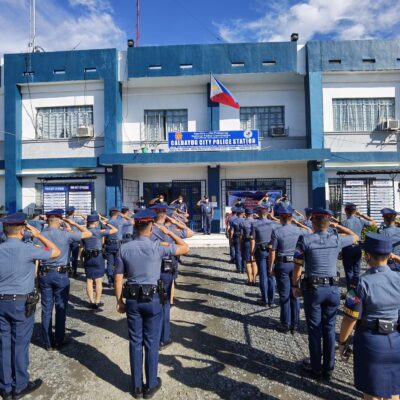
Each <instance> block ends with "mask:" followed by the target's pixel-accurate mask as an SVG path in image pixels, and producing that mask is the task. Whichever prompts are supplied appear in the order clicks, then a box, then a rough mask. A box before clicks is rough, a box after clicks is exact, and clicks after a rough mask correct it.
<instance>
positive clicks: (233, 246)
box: [225, 206, 238, 264]
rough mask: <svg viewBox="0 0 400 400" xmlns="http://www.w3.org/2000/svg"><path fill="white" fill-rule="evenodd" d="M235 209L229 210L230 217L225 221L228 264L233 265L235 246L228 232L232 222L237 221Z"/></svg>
mask: <svg viewBox="0 0 400 400" xmlns="http://www.w3.org/2000/svg"><path fill="white" fill-rule="evenodd" d="M237 218H238V216H237V207H235V206H234V207H232V208H231V215H230V216H229V217H228V219H227V221H226V229H225V235H226V237H227V238H228V240H229V255H230V258H231V259H230V261H229V262H230V263H231V264H234V263H235V245H234V241H233V238H232V237H231V235H230V231H231V229H232V222H233V221H234V220H235V219H237Z"/></svg>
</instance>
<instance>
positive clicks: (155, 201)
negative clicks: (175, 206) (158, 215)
mask: <svg viewBox="0 0 400 400" xmlns="http://www.w3.org/2000/svg"><path fill="white" fill-rule="evenodd" d="M155 204H158V205H161V206H166V207H168V203H167V202H166V201H165V197H164V195H163V194H159V195H158V196H157V197H155V198H154V199H151V200H150V201H149V205H151V206H153V205H155Z"/></svg>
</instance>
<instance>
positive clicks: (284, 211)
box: [268, 204, 307, 334]
mask: <svg viewBox="0 0 400 400" xmlns="http://www.w3.org/2000/svg"><path fill="white" fill-rule="evenodd" d="M275 213H276V215H279V219H280V223H281V226H280V227H277V228H276V229H274V231H273V232H272V234H271V241H270V245H269V259H268V266H269V274H270V275H272V274H274V275H275V276H276V282H277V286H278V292H279V303H280V308H281V313H280V325H279V326H278V328H277V329H278V331H280V332H283V333H288V332H289V331H290V333H292V334H294V333H295V331H296V330H297V327H298V324H299V313H300V302H299V299H297V298H295V297H294V296H293V295H292V291H291V279H292V274H293V268H294V252H295V249H296V244H297V241H298V239H299V237H300V235H302V233H303V232H302V230H301V229H300V227H303V228H305V227H304V226H303V225H301V224H300V223H299V222H297V221H296V220H294V219H293V209H292V208H291V207H290V206H285V205H284V204H279V205H278V206H277V207H276V209H275ZM292 222H293V224H292ZM295 225H298V226H295ZM306 229H307V228H306ZM275 263H276V264H275Z"/></svg>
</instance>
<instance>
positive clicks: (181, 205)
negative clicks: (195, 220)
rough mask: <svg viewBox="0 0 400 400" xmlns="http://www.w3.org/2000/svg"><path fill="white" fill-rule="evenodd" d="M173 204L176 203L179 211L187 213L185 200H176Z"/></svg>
mask: <svg viewBox="0 0 400 400" xmlns="http://www.w3.org/2000/svg"><path fill="white" fill-rule="evenodd" d="M174 204H176V206H177V209H178V210H180V211H182V212H184V213H187V212H188V206H187V204H186V202H184V201H182V202H181V203H180V202H179V201H177V202H176V203H174Z"/></svg>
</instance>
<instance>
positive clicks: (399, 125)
mask: <svg viewBox="0 0 400 400" xmlns="http://www.w3.org/2000/svg"><path fill="white" fill-rule="evenodd" d="M382 125H383V130H384V131H398V130H400V121H399V120H398V119H388V120H387V121H384V122H383V124H382Z"/></svg>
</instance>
